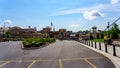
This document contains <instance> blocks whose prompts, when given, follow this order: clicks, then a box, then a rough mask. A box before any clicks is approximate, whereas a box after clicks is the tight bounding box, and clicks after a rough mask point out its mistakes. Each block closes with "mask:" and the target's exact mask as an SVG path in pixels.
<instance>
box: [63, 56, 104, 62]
mask: <svg viewBox="0 0 120 68" xmlns="http://www.w3.org/2000/svg"><path fill="white" fill-rule="evenodd" d="M101 58H103V57H88V58H86V59H101ZM62 60H63V61H66V60H84V58H72V59H71V58H68V59H62Z"/></svg>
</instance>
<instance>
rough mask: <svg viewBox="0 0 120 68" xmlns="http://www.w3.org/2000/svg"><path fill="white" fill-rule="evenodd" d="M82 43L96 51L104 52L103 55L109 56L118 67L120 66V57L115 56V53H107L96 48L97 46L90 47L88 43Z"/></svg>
mask: <svg viewBox="0 0 120 68" xmlns="http://www.w3.org/2000/svg"><path fill="white" fill-rule="evenodd" d="M80 44H81V45H83V46H85V47H87V48H89V49H92V50H94V51H96V52H98V53H100V54H102V55H103V56H105V57H107V58H108V59H110V60H111V61H112V62H113V64H114V65H115V66H116V68H120V58H118V57H115V56H113V55H111V54H108V53H105V52H103V51H100V50H98V49H95V48H93V47H90V46H88V45H85V44H82V43H80Z"/></svg>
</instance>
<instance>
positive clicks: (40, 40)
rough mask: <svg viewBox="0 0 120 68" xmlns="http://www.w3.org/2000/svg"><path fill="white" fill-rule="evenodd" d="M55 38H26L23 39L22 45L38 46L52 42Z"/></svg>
mask: <svg viewBox="0 0 120 68" xmlns="http://www.w3.org/2000/svg"><path fill="white" fill-rule="evenodd" d="M55 41H56V39H55V38H27V39H25V40H24V41H23V46H24V47H26V48H27V47H28V48H29V47H39V46H42V45H45V44H46V43H53V42H55Z"/></svg>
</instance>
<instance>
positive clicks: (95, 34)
mask: <svg viewBox="0 0 120 68" xmlns="http://www.w3.org/2000/svg"><path fill="white" fill-rule="evenodd" d="M90 35H91V36H92V37H93V38H99V32H98V30H97V27H96V26H93V27H92V31H91V33H90Z"/></svg>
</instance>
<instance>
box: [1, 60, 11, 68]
mask: <svg viewBox="0 0 120 68" xmlns="http://www.w3.org/2000/svg"><path fill="white" fill-rule="evenodd" d="M8 63H10V61H7V62H5V63H3V64H1V65H0V67H3V66H4V65H6V64H8Z"/></svg>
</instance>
